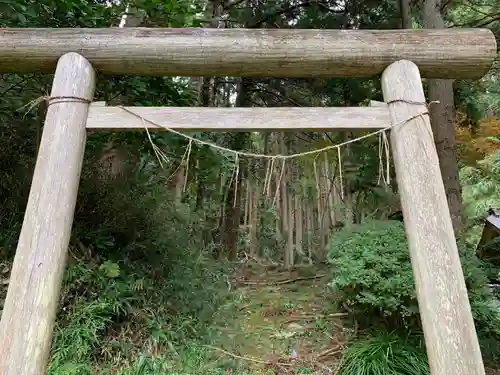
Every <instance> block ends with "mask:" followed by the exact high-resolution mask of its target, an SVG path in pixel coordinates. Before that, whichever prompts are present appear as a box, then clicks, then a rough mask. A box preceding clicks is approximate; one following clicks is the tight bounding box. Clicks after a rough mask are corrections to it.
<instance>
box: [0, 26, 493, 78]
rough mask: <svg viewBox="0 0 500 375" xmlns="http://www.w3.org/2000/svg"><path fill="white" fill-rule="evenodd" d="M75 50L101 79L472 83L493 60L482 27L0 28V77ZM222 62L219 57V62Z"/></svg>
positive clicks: (50, 64)
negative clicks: (394, 66) (406, 74)
mask: <svg viewBox="0 0 500 375" xmlns="http://www.w3.org/2000/svg"><path fill="white" fill-rule="evenodd" d="M67 52H78V53H80V54H81V55H83V56H85V57H86V58H87V59H88V60H89V61H90V62H91V63H92V64H93V66H94V67H95V68H96V69H97V70H98V71H99V72H100V73H104V74H128V75H159V76H201V75H202V76H247V77H327V76H330V77H370V76H375V75H378V74H380V73H382V72H383V70H384V69H385V68H386V67H387V66H388V65H389V64H391V63H392V62H394V61H397V60H400V59H406V60H411V61H413V62H415V63H416V64H417V65H418V67H419V69H420V71H421V74H422V76H424V77H425V78H479V77H482V76H483V75H484V74H485V73H486V72H487V71H488V70H489V68H490V66H491V65H492V63H493V60H494V58H495V55H496V42H495V37H494V35H493V33H492V32H491V31H490V30H487V29H441V30H437V29H434V30H422V29H420V30H313V29H308V30H297V29H294V30H284V29H268V30H264V29H212V28H186V29H161V28H158V29H156V28H154V29H152V28H151V29H150V28H105V29H85V28H81V29H78V28H71V29H67V28H61V29H36V28H30V29H9V28H7V29H2V32H0V72H23V73H29V72H46V73H51V72H53V70H54V67H55V64H56V61H57V59H58V58H59V57H60V56H61V55H62V54H64V53H67ZM221 56H222V58H221Z"/></svg>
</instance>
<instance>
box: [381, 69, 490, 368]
mask: <svg viewBox="0 0 500 375" xmlns="http://www.w3.org/2000/svg"><path fill="white" fill-rule="evenodd" d="M382 91H383V94H384V100H385V102H386V103H388V106H389V112H390V118H391V122H392V125H393V126H394V127H393V128H392V129H391V146H392V152H393V155H394V164H395V167H396V176H397V181H398V187H399V192H400V196H401V205H402V209H403V216H404V223H405V229H406V236H407V238H408V246H409V249H410V256H411V263H412V268H413V276H414V278H415V283H416V291H417V298H418V305H419V310H420V316H421V319H422V326H423V330H424V336H425V345H426V348H427V355H428V358H429V366H430V372H431V374H432V375H484V373H485V372H484V365H483V360H482V357H481V351H480V348H479V342H478V339H477V334H476V330H475V327H474V320H473V318H472V312H471V307H470V304H469V298H468V296H467V289H466V286H465V280H464V276H463V272H462V266H461V264H460V257H459V253H458V248H457V243H456V239H455V235H454V232H453V226H452V223H451V218H450V214H449V210H448V203H447V200H446V193H445V189H444V185H443V180H442V178H441V171H440V168H439V161H438V156H437V152H436V146H435V144H434V137H433V134H432V130H431V125H430V118H429V115H428V114H427V110H428V109H427V106H426V105H425V96H424V90H423V87H422V80H421V77H420V72H419V69H418V67H417V65H415V64H414V63H413V62H411V61H406V60H401V61H397V62H395V63H393V64H391V65H390V66H389V67H387V69H385V71H384V73H383V74H382ZM420 103H421V104H420ZM422 114H423V115H422Z"/></svg>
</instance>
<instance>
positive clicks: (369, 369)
mask: <svg viewBox="0 0 500 375" xmlns="http://www.w3.org/2000/svg"><path fill="white" fill-rule="evenodd" d="M340 373H341V374H342V375H378V374H380V375H382V374H383V375H427V374H429V365H428V362H427V355H426V353H425V349H423V348H422V346H421V345H420V343H419V342H418V341H416V340H413V341H410V340H404V339H401V338H400V337H399V336H398V335H396V334H380V335H377V336H373V337H369V338H367V339H365V340H361V341H358V342H356V343H354V344H352V345H351V346H349V347H348V348H347V349H346V351H345V354H344V362H343V365H342V368H341V370H340Z"/></svg>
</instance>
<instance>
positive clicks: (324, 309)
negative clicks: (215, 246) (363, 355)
mask: <svg viewBox="0 0 500 375" xmlns="http://www.w3.org/2000/svg"><path fill="white" fill-rule="evenodd" d="M318 272H319V271H318ZM329 279H330V277H329V275H323V274H312V275H307V274H305V275H304V274H303V272H302V275H301V272H291V273H290V272H279V271H268V272H265V271H263V270H258V271H256V270H252V272H250V273H249V274H247V275H245V276H244V277H240V278H239V279H238V276H237V277H236V278H235V280H234V284H237V286H236V290H235V293H237V302H236V303H235V304H232V305H231V306H227V308H226V309H224V310H223V311H221V313H220V318H219V319H218V321H217V326H216V327H215V329H214V331H218V333H217V334H216V337H214V345H213V346H211V349H212V350H214V352H218V353H219V354H220V355H221V358H223V357H225V358H226V359H227V360H228V364H227V368H228V370H227V374H235V373H238V374H244V373H247V374H264V373H266V372H265V370H273V371H274V373H275V374H334V373H335V371H336V370H337V368H338V366H339V363H340V360H341V357H342V349H343V346H344V343H345V337H346V330H345V329H343V328H342V325H341V318H342V317H343V316H344V314H340V313H337V312H336V310H335V306H332V305H331V303H330V301H332V296H330V295H329V294H330V293H329V290H328V286H327V285H326V283H327V282H328V281H329ZM227 314H230V315H229V316H232V317H233V319H231V320H228V319H227V318H225V317H227V316H228V315H227ZM270 373H273V372H270Z"/></svg>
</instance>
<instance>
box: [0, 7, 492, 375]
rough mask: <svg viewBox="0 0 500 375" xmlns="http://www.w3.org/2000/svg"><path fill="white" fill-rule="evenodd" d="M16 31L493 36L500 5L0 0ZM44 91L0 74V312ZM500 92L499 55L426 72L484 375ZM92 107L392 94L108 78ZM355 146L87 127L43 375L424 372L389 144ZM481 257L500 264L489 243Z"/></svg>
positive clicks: (236, 81)
mask: <svg viewBox="0 0 500 375" xmlns="http://www.w3.org/2000/svg"><path fill="white" fill-rule="evenodd" d="M9 27H13V28H14V27H15V28H35V27H37V28H116V27H125V28H126V27H158V28H159V27H169V28H188V27H189V28H192V27H196V28H249V29H259V28H260V29H278V28H279V29H338V30H349V29H350V30H357V29H367V30H389V29H422V28H427V29H434V28H436V29H442V28H460V27H466V28H488V29H490V30H491V31H492V32H493V33H494V34H495V36H496V38H497V42H498V40H499V39H500V1H499V0H130V1H125V0H123V1H108V0H80V1H78V0H37V1H34V0H0V32H1V31H2V30H1V28H9ZM416 48H418V47H417V46H416ZM497 56H498V57H500V54H499V53H498V52H497ZM220 59H224V56H220ZM52 80H53V75H50V74H13V73H8V74H7V73H2V74H0V314H1V312H2V309H3V306H4V301H5V297H6V294H7V289H8V286H9V282H10V271H11V268H12V262H13V259H14V255H15V252H16V247H17V242H18V237H19V233H20V231H21V227H22V224H23V217H24V212H25V209H26V203H27V201H28V195H29V192H30V187H31V182H32V177H33V170H34V167H35V162H36V158H37V152H38V148H39V145H40V141H41V135H42V132H43V128H44V119H45V114H46V111H47V103H45V102H43V101H39V100H38V99H39V98H40V97H43V96H44V95H48V93H49V92H50V89H51V85H52ZM499 82H500V60H499V59H498V58H497V59H496V61H495V63H494V64H493V66H492V68H491V70H490V71H489V72H488V73H487V75H485V76H484V77H483V78H481V79H478V80H444V79H424V80H423V85H424V89H425V91H426V97H427V99H428V102H432V103H434V104H433V105H432V106H429V111H430V118H431V122H432V131H433V135H434V141H435V144H436V151H437V154H438V157H439V164H440V169H441V175H442V178H443V182H444V187H445V191H446V197H447V201H448V206H449V211H450V216H451V219H452V223H453V229H454V232H455V236H456V239H457V245H458V248H459V253H460V259H461V264H462V270H463V273H464V277H465V282H466V286H467V290H468V296H469V301H470V305H471V309H472V314H473V317H474V323H475V327H476V332H477V336H478V340H479V344H480V348H481V354H482V357H483V361H484V364H485V367H486V374H491V375H493V374H500V300H499V298H500V263H498V262H495V261H494V260H491V259H483V258H480V257H478V256H477V251H476V249H477V246H478V243H479V240H480V238H481V234H482V231H483V226H484V221H485V218H486V216H487V215H488V211H489V209H491V208H499V207H500V114H499V113H500V88H499ZM95 101H96V102H105V103H106V104H107V105H112V106H162V107H167V106H174V107H347V106H350V107H363V106H368V105H369V103H370V101H383V98H382V91H381V83H380V77H378V76H377V77H372V78H366V79H365V78H363V79H362V78H293V79H292V78H289V79H288V78H255V77H251V78H249V77H142V76H109V75H101V74H98V80H97V89H96V93H95ZM33 103H35V104H36V105H33ZM262 121H266V119H262ZM282 126H283V128H286V124H283V125H282ZM305 127H307V124H304V128H305ZM366 133H367V131H366V130H349V131H347V130H339V131H331V132H311V131H288V132H286V131H285V132H282V131H266V132H203V131H197V132H190V133H189V134H187V133H186V134H184V133H177V132H172V131H163V132H145V131H138V132H100V131H94V130H93V129H90V130H88V136H87V144H86V150H85V159H84V163H83V168H82V173H81V180H80V186H79V191H78V199H77V205H76V210H75V217H74V223H73V231H72V235H71V240H70V246H69V248H68V257H67V264H66V269H65V273H64V281H63V288H62V292H61V295H60V300H59V305H58V309H57V321H56V327H55V331H54V334H53V339H52V347H51V352H50V360H49V363H48V366H47V374H49V375H93V374H96V375H202V374H203V375H205V374H206V375H230V374H233V375H272V374H277V375H289V374H290V375H291V374H317V375H320V374H322V375H334V374H335V375H378V374H387V375H426V374H430V370H429V361H428V357H427V353H426V350H425V342H424V337H423V331H422V322H421V319H420V314H419V306H418V303H417V298H416V292H415V282H414V278H413V272H412V264H411V261H410V253H409V250H408V244H407V238H406V234H405V227H404V223H403V221H404V219H403V217H402V213H401V210H402V208H401V203H400V196H399V193H398V186H397V182H396V176H395V169H394V163H393V159H392V157H391V147H390V142H389V141H388V139H389V135H388V134H387V133H388V132H378V133H376V134H372V135H370V136H367V134H366ZM318 150H323V151H321V152H319V151H318ZM272 155H294V157H293V158H288V159H280V158H273V157H271V156H272ZM423 183H424V182H423ZM450 232H451V230H450ZM486 246H487V247H488V251H489V252H490V253H493V254H494V253H495V251H500V241H499V240H498V239H497V240H493V241H492V242H491V243H488V244H487V245H486ZM0 349H1V348H0ZM0 354H1V351H0Z"/></svg>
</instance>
